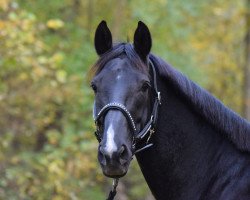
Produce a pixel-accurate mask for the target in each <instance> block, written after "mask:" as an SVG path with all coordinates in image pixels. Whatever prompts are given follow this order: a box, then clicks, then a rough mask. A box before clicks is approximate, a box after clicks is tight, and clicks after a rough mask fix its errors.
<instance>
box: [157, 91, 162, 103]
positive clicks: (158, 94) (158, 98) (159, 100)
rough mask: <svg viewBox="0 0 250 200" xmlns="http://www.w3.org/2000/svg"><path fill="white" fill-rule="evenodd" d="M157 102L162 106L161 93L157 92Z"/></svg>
mask: <svg viewBox="0 0 250 200" xmlns="http://www.w3.org/2000/svg"><path fill="white" fill-rule="evenodd" d="M157 100H158V102H159V105H161V92H158V91H157Z"/></svg>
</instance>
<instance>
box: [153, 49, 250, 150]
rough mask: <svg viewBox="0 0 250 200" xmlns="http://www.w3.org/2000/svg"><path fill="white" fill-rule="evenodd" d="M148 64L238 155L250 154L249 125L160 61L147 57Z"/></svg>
mask: <svg viewBox="0 0 250 200" xmlns="http://www.w3.org/2000/svg"><path fill="white" fill-rule="evenodd" d="M149 58H150V60H151V61H152V62H153V63H154V65H155V67H156V68H157V69H158V70H159V73H160V76H161V77H163V78H164V79H166V80H167V81H168V82H169V83H170V84H171V85H172V86H173V87H174V89H175V90H176V91H177V92H178V94H180V95H181V96H182V97H183V98H184V99H185V100H187V101H188V103H189V104H190V105H191V107H192V108H193V109H194V110H195V111H196V112H197V113H199V114H200V115H201V116H202V117H203V118H204V119H205V120H207V121H208V122H209V123H210V124H212V125H213V126H214V127H215V128H216V129H217V130H218V131H219V132H220V133H222V134H223V135H224V136H225V137H226V138H228V139H229V140H230V141H231V142H232V143H233V144H234V145H236V147H237V148H238V149H239V150H241V151H247V152H250V123H249V122H248V121H247V120H245V119H244V118H242V117H240V116H239V115H238V114H236V113H235V112H234V111H232V110H231V109H229V108H228V107H226V106H225V105H223V104H222V102H221V101H219V100H218V99H216V98H215V97H214V96H212V95H211V94H210V93H209V92H207V91H206V90H204V89H202V88H201V87H200V86H198V85H197V84H195V83H194V82H193V81H191V80H190V79H188V78H187V77H186V76H185V75H183V74H182V73H181V72H179V71H178V70H176V69H174V68H173V67H171V66H170V65H169V64H167V63H166V62H165V61H163V60H162V59H161V58H159V57H157V56H155V55H153V54H150V55H149Z"/></svg>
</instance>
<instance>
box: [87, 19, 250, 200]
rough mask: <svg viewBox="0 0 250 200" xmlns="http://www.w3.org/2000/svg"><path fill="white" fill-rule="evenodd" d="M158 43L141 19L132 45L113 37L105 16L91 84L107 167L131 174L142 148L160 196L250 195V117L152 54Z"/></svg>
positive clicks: (142, 161)
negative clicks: (135, 158)
mask: <svg viewBox="0 0 250 200" xmlns="http://www.w3.org/2000/svg"><path fill="white" fill-rule="evenodd" d="M151 44H152V42H151V36H150V32H149V30H148V28H147V26H146V25H145V24H144V23H142V22H139V23H138V27H137V29H136V31H135V35H134V44H133V45H132V44H129V43H118V44H113V43H112V36H111V33H110V31H109V29H108V27H107V25H106V22H105V21H102V22H101V23H100V24H99V26H98V27H97V30H96V34H95V48H96V52H97V54H98V55H99V56H100V58H99V60H98V61H97V63H96V64H95V66H94V67H93V69H94V70H95V75H94V78H93V80H92V83H91V86H92V88H93V90H94V92H95V103H94V110H93V114H94V119H95V121H96V125H97V132H96V136H97V139H98V140H99V142H100V144H99V149H98V159H99V162H100V165H101V167H102V170H103V173H104V174H105V175H106V176H108V177H112V178H119V177H122V176H124V175H125V174H126V172H127V170H128V166H129V163H130V161H131V159H132V156H133V154H135V153H137V154H136V157H137V160H138V162H139V165H140V168H141V171H142V173H143V175H144V177H145V179H146V181H147V183H148V185H149V187H150V189H151V191H152V193H153V195H154V196H155V198H156V199H159V200H168V199H171V200H176V199H178V200H180V199H185V200H189V199H190V200H195V199H209V200H215V199H223V200H231V199H237V200H249V199H250V153H249V152H250V124H249V122H248V121H246V120H245V119H243V118H241V117H240V116H239V115H237V114H236V113H234V112H233V111H232V110H230V109H229V108H227V107H225V106H224V105H223V104H222V103H221V102H220V101H219V100H217V99H216V98H215V97H213V96H212V95H211V94H209V93H208V92H207V91H205V90H204V89H202V88H200V87H199V86H198V85H196V84H195V83H194V82H192V81H191V80H189V79H188V78H187V77H185V76H184V75H183V74H182V73H180V72H179V71H177V70H175V69H174V68H172V67H171V66H170V65H168V64H167V63H166V62H164V61H163V60H162V59H160V58H159V57H157V56H155V55H153V54H151V53H150V49H151ZM159 92H161V93H159ZM138 135H139V136H138ZM151 143H152V144H153V145H151ZM147 147H148V148H147ZM140 150H142V151H140Z"/></svg>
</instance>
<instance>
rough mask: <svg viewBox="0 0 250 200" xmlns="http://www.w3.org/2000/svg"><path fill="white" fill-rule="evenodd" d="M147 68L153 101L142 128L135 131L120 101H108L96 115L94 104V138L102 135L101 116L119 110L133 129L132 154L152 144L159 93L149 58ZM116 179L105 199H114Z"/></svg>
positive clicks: (100, 139) (128, 114) (98, 138)
mask: <svg viewBox="0 0 250 200" xmlns="http://www.w3.org/2000/svg"><path fill="white" fill-rule="evenodd" d="M148 68H151V71H152V74H153V76H152V78H151V79H152V80H151V82H152V83H151V85H153V87H152V90H153V94H154V103H153V107H152V113H151V115H150V118H149V120H148V121H147V123H146V125H145V126H144V128H143V129H142V130H140V131H139V132H138V133H137V129H136V125H135V121H134V119H133V117H132V115H131V114H130V112H129V111H128V109H127V108H126V106H125V105H123V104H121V103H117V102H111V103H108V104H107V105H105V106H104V107H103V108H102V109H101V110H100V111H99V113H98V114H97V115H96V110H95V104H94V109H93V118H94V121H95V124H96V131H95V136H96V139H97V140H98V142H99V143H100V142H101V141H102V137H101V134H102V130H101V128H100V125H101V124H100V119H101V118H103V120H104V117H105V115H106V114H107V112H108V111H109V110H119V111H121V112H122V113H123V115H124V116H125V117H126V119H127V121H128V124H129V125H130V127H131V128H132V130H133V131H134V134H133V141H132V153H133V155H135V154H137V153H139V152H141V151H143V150H145V149H147V148H149V147H151V146H153V143H149V141H150V138H151V137H152V135H153V133H155V128H156V121H157V117H158V109H159V105H161V93H160V92H159V91H158V87H157V81H156V70H155V67H154V64H153V62H152V61H151V60H150V59H149V60H148ZM103 120H102V121H103ZM145 138H147V139H146V141H145ZM143 141H145V144H144V145H143V146H141V147H139V148H138V144H139V143H142V142H143ZM132 158H133V156H132ZM118 181H119V179H117V178H116V179H113V187H112V190H111V191H110V193H109V197H108V199H107V200H112V199H114V196H115V195H116V187H117V185H118Z"/></svg>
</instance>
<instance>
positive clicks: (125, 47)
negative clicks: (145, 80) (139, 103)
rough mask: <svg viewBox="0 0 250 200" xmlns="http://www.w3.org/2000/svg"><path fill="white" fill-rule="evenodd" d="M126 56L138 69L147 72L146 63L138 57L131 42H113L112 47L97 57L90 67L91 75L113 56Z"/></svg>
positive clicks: (98, 70) (97, 71)
mask: <svg viewBox="0 0 250 200" xmlns="http://www.w3.org/2000/svg"><path fill="white" fill-rule="evenodd" d="M123 56H125V57H126V58H128V60H129V61H130V63H131V64H132V65H133V66H134V67H135V68H137V69H139V70H140V71H142V72H144V73H147V71H148V70H147V65H146V64H145V63H144V62H143V61H142V60H141V59H140V57H139V55H138V54H137V53H136V51H135V50H134V46H133V44H131V43H117V44H114V45H113V47H112V49H110V50H109V51H107V52H106V53H104V54H103V55H101V56H100V57H99V59H98V60H97V62H96V63H95V64H94V65H93V67H92V68H91V74H92V76H94V75H97V74H98V73H99V72H100V71H102V69H103V68H104V67H105V65H106V64H107V63H108V62H109V61H111V60H112V59H114V58H118V57H123Z"/></svg>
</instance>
